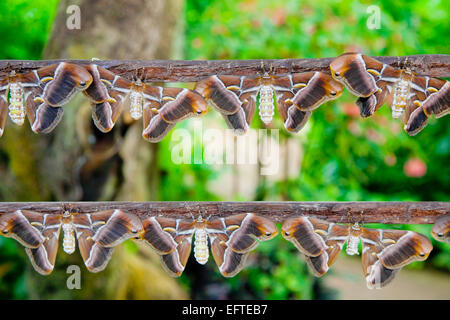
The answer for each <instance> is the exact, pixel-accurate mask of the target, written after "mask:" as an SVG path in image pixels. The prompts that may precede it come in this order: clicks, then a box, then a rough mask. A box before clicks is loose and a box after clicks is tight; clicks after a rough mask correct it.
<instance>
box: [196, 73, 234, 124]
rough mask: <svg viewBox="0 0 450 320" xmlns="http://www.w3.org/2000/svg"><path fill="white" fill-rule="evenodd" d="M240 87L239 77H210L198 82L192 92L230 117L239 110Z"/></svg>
mask: <svg viewBox="0 0 450 320" xmlns="http://www.w3.org/2000/svg"><path fill="white" fill-rule="evenodd" d="M240 87H241V77H240V76H211V77H209V78H207V79H204V80H202V81H200V82H198V83H197V84H196V86H195V89H194V90H195V91H197V92H198V93H200V94H201V95H202V96H203V97H204V98H205V99H206V100H207V101H208V102H209V103H210V104H211V105H212V106H213V107H214V108H215V109H216V110H217V111H219V112H220V113H221V114H223V115H231V114H235V113H236V112H238V110H239V109H240V108H241V100H240V99H239V90H240Z"/></svg>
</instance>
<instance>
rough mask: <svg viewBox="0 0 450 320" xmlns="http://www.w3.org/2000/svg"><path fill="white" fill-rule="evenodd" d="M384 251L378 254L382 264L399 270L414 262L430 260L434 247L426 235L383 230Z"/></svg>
mask: <svg viewBox="0 0 450 320" xmlns="http://www.w3.org/2000/svg"><path fill="white" fill-rule="evenodd" d="M382 236H383V240H382V243H383V245H384V249H383V250H382V251H381V252H380V253H379V254H378V257H379V259H380V262H381V263H382V264H383V266H385V267H386V268H389V269H399V268H402V267H404V266H405V265H407V264H409V263H411V262H414V261H424V260H426V259H427V258H428V255H429V254H430V252H431V250H433V245H432V244H431V241H430V240H429V239H428V238H427V237H425V236H424V235H422V234H420V233H417V232H413V231H405V230H383V235H382Z"/></svg>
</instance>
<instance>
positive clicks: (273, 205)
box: [0, 201, 450, 224]
mask: <svg viewBox="0 0 450 320" xmlns="http://www.w3.org/2000/svg"><path fill="white" fill-rule="evenodd" d="M19 209H22V210H33V211H38V212H43V213H49V214H60V213H62V212H63V211H65V210H69V211H71V212H78V213H93V212H97V211H103V210H108V209H122V210H124V211H127V212H130V213H134V214H136V215H138V216H139V217H141V218H145V217H148V216H155V215H164V216H165V217H171V218H190V217H191V216H192V215H193V216H194V217H198V216H199V215H200V214H201V215H202V216H203V217H208V216H217V217H223V216H228V215H232V214H238V213H245V212H254V213H257V214H259V215H261V216H264V217H267V218H270V219H271V220H273V221H275V222H282V221H284V220H285V219H287V218H289V217H294V216H299V215H305V216H314V217H317V218H322V219H326V220H327V221H330V222H341V223H351V222H363V223H386V224H431V223H434V222H435V221H436V219H437V218H439V217H440V216H443V215H446V214H448V213H450V202H289V201H288V202H263V201H253V202H206V201H205V202H203V201H192V202H186V201H161V202H2V203H0V214H2V213H6V212H13V211H15V210H19Z"/></svg>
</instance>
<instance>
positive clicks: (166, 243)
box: [142, 213, 278, 277]
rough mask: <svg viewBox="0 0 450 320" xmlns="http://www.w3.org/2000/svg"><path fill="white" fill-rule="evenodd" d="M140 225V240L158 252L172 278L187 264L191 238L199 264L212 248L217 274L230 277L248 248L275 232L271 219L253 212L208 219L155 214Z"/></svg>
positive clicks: (178, 274)
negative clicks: (141, 231)
mask: <svg viewBox="0 0 450 320" xmlns="http://www.w3.org/2000/svg"><path fill="white" fill-rule="evenodd" d="M142 224H143V227H144V234H143V237H142V239H143V240H145V241H146V242H147V243H148V244H149V245H150V246H151V247H152V248H153V249H154V250H155V251H156V253H158V254H159V255H160V257H161V263H162V265H163V267H164V269H165V270H166V271H167V272H168V273H169V274H170V275H171V276H174V277H178V276H180V275H181V274H182V273H183V271H184V268H185V267H186V264H187V261H188V258H189V255H190V252H191V247H192V238H194V257H195V259H196V260H197V262H198V263H200V264H206V262H207V261H208V259H209V247H211V252H212V256H213V258H214V261H215V262H216V264H217V266H218V268H219V271H220V273H221V274H222V275H223V276H225V277H233V276H235V275H236V274H237V273H239V272H240V271H241V270H242V269H243V268H244V266H245V261H246V259H247V257H248V255H249V253H250V251H252V250H253V249H254V248H256V247H257V246H258V244H259V241H265V240H269V239H272V238H273V237H275V236H276V235H277V234H278V231H277V228H276V225H275V224H274V223H273V222H272V221H270V220H268V219H266V218H263V217H259V216H257V215H255V214H253V213H243V214H237V215H232V216H228V217H224V218H211V219H207V218H203V217H201V216H200V217H198V218H196V219H194V218H192V219H173V218H166V217H157V216H156V217H150V218H147V219H145V220H143V221H142ZM208 240H209V241H208ZM208 242H209V243H208Z"/></svg>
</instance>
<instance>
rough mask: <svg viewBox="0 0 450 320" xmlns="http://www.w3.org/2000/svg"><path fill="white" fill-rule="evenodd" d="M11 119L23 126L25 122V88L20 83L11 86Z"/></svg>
mask: <svg viewBox="0 0 450 320" xmlns="http://www.w3.org/2000/svg"><path fill="white" fill-rule="evenodd" d="M9 94H10V98H9V107H8V109H9V117H10V118H11V120H12V122H14V123H15V124H17V125H19V126H21V125H23V123H24V121H25V107H24V104H23V96H24V92H23V88H22V86H21V85H20V84H19V83H15V82H13V83H11V84H10V86H9Z"/></svg>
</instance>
